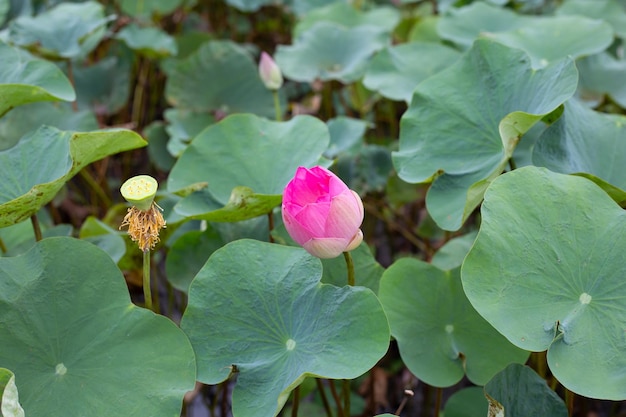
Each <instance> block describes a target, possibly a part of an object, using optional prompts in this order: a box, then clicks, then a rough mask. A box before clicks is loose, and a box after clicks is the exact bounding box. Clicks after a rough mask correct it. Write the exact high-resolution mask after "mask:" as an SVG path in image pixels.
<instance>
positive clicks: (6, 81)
mask: <svg viewBox="0 0 626 417" xmlns="http://www.w3.org/2000/svg"><path fill="white" fill-rule="evenodd" d="M75 98H76V95H75V93H74V88H73V87H72V84H70V82H69V80H68V79H67V78H66V77H65V75H64V74H63V72H62V71H61V70H60V69H59V68H58V67H57V66H56V65H54V64H52V63H51V62H48V61H44V60H41V59H37V58H34V57H33V56H31V55H30V54H29V53H28V52H25V51H22V50H19V49H15V48H12V47H10V46H8V45H6V44H4V43H2V42H0V116H3V115H4V114H5V113H6V112H8V111H9V110H10V109H12V108H13V107H17V106H20V105H22V104H26V103H34V102H37V101H58V100H66V101H73V100H74V99H75Z"/></svg>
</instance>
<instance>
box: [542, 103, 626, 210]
mask: <svg viewBox="0 0 626 417" xmlns="http://www.w3.org/2000/svg"><path fill="white" fill-rule="evenodd" d="M533 162H534V164H535V165H538V166H544V167H546V168H548V169H550V170H551V171H554V172H560V173H562V174H591V175H592V176H593V177H595V178H596V179H597V180H596V182H605V183H608V184H610V185H611V186H613V187H616V188H618V189H621V190H626V172H624V169H623V168H624V167H625V166H626V117H624V116H621V115H615V114H605V113H598V112H595V111H593V110H591V109H589V108H588V107H586V106H585V105H584V104H582V103H580V102H578V101H576V100H569V101H568V102H567V103H565V112H564V113H563V116H562V117H561V118H560V119H559V120H558V121H557V122H556V123H554V124H553V125H552V126H550V127H549V128H548V129H547V130H546V131H545V132H544V133H543V135H542V136H541V137H540V138H539V140H538V141H537V143H536V144H535V147H534V150H533ZM588 178H589V177H588ZM619 194H621V196H622V197H623V196H624V194H626V191H622V192H621V193H619ZM619 194H618V195H619ZM622 197H618V199H617V200H616V201H617V202H618V203H620V202H621V201H623V200H624V198H622Z"/></svg>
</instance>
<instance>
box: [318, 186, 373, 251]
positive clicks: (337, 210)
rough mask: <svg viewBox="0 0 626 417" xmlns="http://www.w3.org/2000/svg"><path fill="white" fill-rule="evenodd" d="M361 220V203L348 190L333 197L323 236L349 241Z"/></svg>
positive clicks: (359, 225)
mask: <svg viewBox="0 0 626 417" xmlns="http://www.w3.org/2000/svg"><path fill="white" fill-rule="evenodd" d="M362 222H363V203H362V202H361V199H360V198H357V197H356V196H355V194H354V193H353V192H352V191H350V190H348V191H347V192H345V193H343V194H340V195H338V196H336V197H335V198H333V201H332V202H331V204H330V211H329V213H328V217H327V220H326V230H325V233H324V236H326V237H339V238H342V239H346V240H347V241H350V240H351V239H352V238H353V237H354V235H355V234H356V232H357V230H359V227H361V223H362Z"/></svg>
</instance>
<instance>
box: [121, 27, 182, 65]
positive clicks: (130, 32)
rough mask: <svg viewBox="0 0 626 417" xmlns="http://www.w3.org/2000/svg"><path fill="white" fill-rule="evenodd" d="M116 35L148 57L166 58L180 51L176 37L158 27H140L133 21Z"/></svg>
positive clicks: (134, 49)
mask: <svg viewBox="0 0 626 417" xmlns="http://www.w3.org/2000/svg"><path fill="white" fill-rule="evenodd" d="M115 37H116V38H117V39H119V40H121V41H122V42H124V43H125V44H126V45H127V46H128V47H129V48H130V49H132V50H133V51H136V52H137V53H139V54H141V55H144V56H146V57H148V58H165V57H167V56H170V55H176V53H177V52H178V46H177V45H176V41H175V40H174V38H173V37H171V36H170V35H168V34H167V32H164V31H163V30H161V29H159V28H157V27H140V26H139V25H137V24H134V23H131V24H130V25H127V26H124V28H123V29H122V30H120V31H119V32H118V33H117V34H116V35H115Z"/></svg>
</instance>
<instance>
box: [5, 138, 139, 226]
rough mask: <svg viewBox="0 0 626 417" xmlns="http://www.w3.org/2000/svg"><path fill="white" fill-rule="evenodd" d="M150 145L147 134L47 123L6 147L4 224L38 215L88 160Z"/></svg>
mask: <svg viewBox="0 0 626 417" xmlns="http://www.w3.org/2000/svg"><path fill="white" fill-rule="evenodd" d="M145 145H146V142H145V140H143V139H142V138H141V136H139V135H138V134H136V133H134V132H132V131H130V130H124V129H112V130H106V131H104V130H103V131H96V132H83V133H81V132H68V131H61V130H58V129H56V128H54V127H50V126H42V127H40V128H39V129H37V130H36V131H33V132H31V133H28V134H27V135H26V136H24V137H23V138H22V139H21V140H20V141H19V142H18V144H17V145H15V146H14V147H12V148H9V149H6V150H4V151H0V166H2V167H3V169H2V171H1V172H0V227H5V226H9V225H11V224H14V223H18V222H20V221H22V220H25V219H27V218H28V217H30V216H32V215H33V214H35V213H36V212H37V211H38V210H39V209H40V208H41V207H42V206H43V205H45V204H46V203H48V202H49V201H50V200H52V199H53V198H54V196H55V195H56V193H57V192H58V191H59V190H60V189H61V187H63V185H64V184H65V183H66V182H67V181H69V179H70V178H72V177H73V176H74V175H76V173H78V171H80V170H81V169H83V168H84V167H85V166H87V165H88V164H90V163H92V162H94V161H97V160H99V159H102V158H104V157H105V156H108V155H112V154H115V153H118V152H123V151H127V150H130V149H136V148H139V147H142V146H145ZM32 167H36V169H31V168H32Z"/></svg>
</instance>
